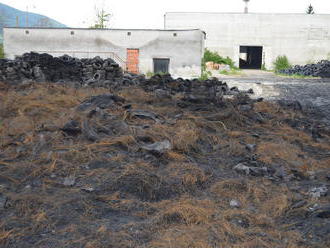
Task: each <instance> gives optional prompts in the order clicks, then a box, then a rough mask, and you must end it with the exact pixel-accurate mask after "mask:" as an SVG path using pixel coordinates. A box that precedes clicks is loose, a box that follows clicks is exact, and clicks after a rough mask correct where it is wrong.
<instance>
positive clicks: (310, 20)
mask: <svg viewBox="0 0 330 248" xmlns="http://www.w3.org/2000/svg"><path fill="white" fill-rule="evenodd" d="M164 22H165V24H164V26H165V29H172V28H175V29H186V28H198V29H201V30H203V31H205V32H206V44H205V46H206V48H208V49H210V50H212V51H217V52H218V53H219V54H220V55H222V56H228V57H230V58H232V59H233V60H234V61H235V63H236V65H237V66H240V67H241V68H251V69H252V68H253V69H260V68H262V67H263V66H265V67H266V68H267V69H271V68H272V67H273V62H274V60H275V59H276V57H277V56H280V55H286V56H287V57H288V59H289V61H290V62H291V63H292V64H306V63H310V62H316V61H319V60H322V59H330V15H327V14H314V15H307V14H255V13H250V14H244V13H184V12H170V13H166V14H165V16H164Z"/></svg>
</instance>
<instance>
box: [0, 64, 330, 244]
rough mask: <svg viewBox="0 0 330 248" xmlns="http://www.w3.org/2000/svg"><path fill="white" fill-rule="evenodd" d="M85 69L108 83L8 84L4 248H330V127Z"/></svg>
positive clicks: (0, 229)
mask: <svg viewBox="0 0 330 248" xmlns="http://www.w3.org/2000/svg"><path fill="white" fill-rule="evenodd" d="M70 61H71V60H70ZM98 61H100V60H98ZM7 62H8V61H7ZM7 62H5V63H7ZM76 62H77V61H76ZM61 63H62V62H61ZM70 63H71V62H70ZM84 63H85V62H84ZM86 63H91V65H92V67H91V68H94V70H98V71H97V72H94V71H93V73H97V74H98V75H99V76H95V74H90V76H89V77H87V78H82V77H78V78H75V80H72V81H70V80H65V78H61V76H54V78H56V82H34V81H35V78H33V77H34V76H33V75H35V73H36V75H39V76H40V75H46V76H41V77H40V78H41V79H47V75H49V74H47V68H46V67H44V69H40V70H39V69H33V67H34V66H38V67H39V68H40V67H42V64H40V62H37V63H36V64H35V65H34V66H32V67H31V66H30V67H29V66H28V65H25V66H26V68H28V69H26V71H28V73H27V74H26V75H31V76H30V78H29V77H28V76H24V80H23V76H21V75H20V76H19V77H16V78H15V83H11V82H10V80H8V78H6V77H7V76H6V75H8V73H7V74H6V75H5V74H4V73H3V74H2V76H3V81H4V82H3V83H1V84H0V99H1V105H0V133H1V135H0V137H1V140H0V148H1V149H0V244H1V247H22V248H23V247H40V248H41V247H42V248H45V247H47V248H48V247H49V248H51V247H84V248H85V247H86V248H87V247H89V248H91V247H93V248H94V247H95V248H98V247H150V248H154V247H155V248H156V247H180V248H181V247H187V248H188V247H189V248H191V247H196V248H197V247H198V248H204V247H205V248H206V247H207V248H208V247H214V248H215V247H251V248H252V247H291V248H293V247H306V248H307V247H315V248H316V247H328V246H329V245H330V237H329V235H330V233H329V232H330V231H329V230H330V221H329V217H330V205H329V197H330V196H329V192H328V189H329V180H330V174H329V165H330V128H329V125H328V124H327V123H325V122H322V121H319V120H318V118H317V115H316V116H315V115H314V114H313V112H309V111H304V110H303V109H302V108H301V106H300V105H299V103H297V102H295V101H280V102H279V103H275V102H267V101H263V100H262V99H258V98H257V99H252V98H250V95H251V94H252V93H253V92H252V91H240V90H239V89H237V88H231V89H230V88H229V87H228V86H227V85H226V83H224V82H221V81H218V80H216V79H212V80H207V81H199V80H183V79H172V78H171V77H170V76H169V75H163V76H160V75H156V76H154V77H152V78H151V79H145V78H144V77H143V76H140V75H129V74H126V75H123V74H122V73H121V72H120V70H119V69H111V70H112V71H111V70H110V67H113V68H118V67H117V66H115V65H114V64H113V65H111V63H110V65H109V63H107V64H106V65H105V66H106V67H107V68H108V69H104V70H105V71H106V74H105V75H106V76H105V78H104V77H103V76H102V75H104V74H103V72H100V71H102V70H103V69H102V66H103V64H104V61H103V64H102V65H101V67H100V66H93V63H94V62H86ZM100 64H101V63H100ZM6 68H8V64H7V67H6ZM12 68H14V69H13V70H14V71H16V70H17V68H20V67H17V65H16V69H15V67H14V66H12ZM45 68H46V69H45ZM91 68H90V70H91ZM6 70H7V69H6ZM13 70H12V69H9V71H11V72H13ZM33 70H34V71H35V72H33ZM54 71H55V74H52V75H58V74H56V73H57V72H56V70H54ZM30 72H31V74H29V73H30ZM112 72H113V73H115V74H111V73H112ZM67 73H68V74H69V75H73V74H70V73H71V72H67ZM107 73H108V74H107ZM10 75H11V76H13V73H12V74H10ZM107 77H108V78H109V79H107ZM21 79H22V80H21ZM91 79H92V80H91ZM48 80H49V81H51V80H50V79H49V78H48ZM87 81H88V83H87ZM104 82H106V83H104Z"/></svg>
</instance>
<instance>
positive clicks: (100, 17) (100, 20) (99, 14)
mask: <svg viewBox="0 0 330 248" xmlns="http://www.w3.org/2000/svg"><path fill="white" fill-rule="evenodd" d="M110 16H111V14H109V13H107V12H106V11H105V10H104V9H103V8H102V9H101V10H97V11H96V22H95V24H94V25H92V26H91V28H107V27H108V24H109V19H110Z"/></svg>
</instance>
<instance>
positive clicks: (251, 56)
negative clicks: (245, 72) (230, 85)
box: [239, 46, 262, 69]
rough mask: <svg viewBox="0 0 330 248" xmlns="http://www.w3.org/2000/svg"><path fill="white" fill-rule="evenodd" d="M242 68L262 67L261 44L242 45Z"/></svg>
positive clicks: (240, 58)
mask: <svg viewBox="0 0 330 248" xmlns="http://www.w3.org/2000/svg"><path fill="white" fill-rule="evenodd" d="M239 54H240V57H239V68H240V69H261V66H262V47H261V46H240V49H239Z"/></svg>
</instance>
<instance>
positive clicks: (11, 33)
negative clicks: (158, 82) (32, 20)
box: [4, 28, 205, 77]
mask: <svg viewBox="0 0 330 248" xmlns="http://www.w3.org/2000/svg"><path fill="white" fill-rule="evenodd" d="M204 40H205V33H204V32H202V31H201V30H198V29H185V30H145V29H140V30H126V29H125V30H124V29H77V28H74V29H70V28H4V51H5V55H6V57H7V58H11V59H13V58H14V57H15V56H16V55H22V54H23V53H26V52H31V51H34V52H39V53H49V54H52V55H54V56H61V55H63V54H68V55H70V56H74V57H77V58H92V57H95V56H100V57H103V58H109V57H110V58H113V59H114V60H115V61H116V62H117V63H119V64H120V65H121V66H122V67H123V68H124V69H127V70H128V71H130V72H135V73H148V72H151V73H153V72H169V73H171V74H172V75H173V76H180V77H199V76H200V75H201V60H202V56H203V52H204Z"/></svg>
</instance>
